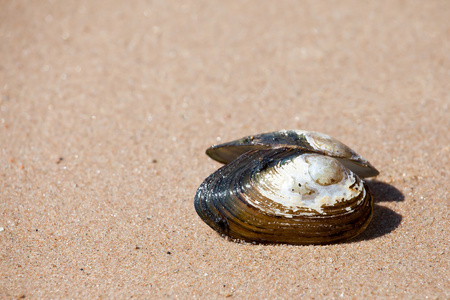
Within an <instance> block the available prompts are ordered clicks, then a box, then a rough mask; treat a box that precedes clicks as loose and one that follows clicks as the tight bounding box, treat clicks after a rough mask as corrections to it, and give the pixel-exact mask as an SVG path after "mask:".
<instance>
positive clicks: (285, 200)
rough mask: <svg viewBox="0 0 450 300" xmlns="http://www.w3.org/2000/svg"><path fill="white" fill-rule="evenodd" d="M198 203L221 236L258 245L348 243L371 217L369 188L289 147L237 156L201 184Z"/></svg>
mask: <svg viewBox="0 0 450 300" xmlns="http://www.w3.org/2000/svg"><path fill="white" fill-rule="evenodd" d="M194 203H195V209H196V211H197V213H198V215H199V216H200V217H201V218H202V220H203V221H205V222H206V224H208V225H209V226H210V227H212V228H213V229H214V230H216V231H217V232H219V233H220V234H223V235H226V236H228V237H230V238H232V239H237V240H243V241H247V242H258V243H288V244H329V243H335V242H339V241H345V240H348V239H351V238H353V237H355V236H356V235H358V234H359V233H360V232H362V231H363V230H364V228H365V227H366V226H367V225H368V223H369V222H370V219H371V217H372V212H373V201H372V197H371V195H370V193H369V190H368V187H367V185H366V184H365V183H364V182H363V181H362V180H361V179H360V178H359V177H358V176H357V175H356V174H354V173H353V172H352V171H351V170H349V169H348V168H346V167H345V166H344V165H343V164H342V163H341V162H340V161H338V160H337V159H335V158H333V157H329V156H325V155H322V154H318V153H314V152H306V151H304V150H301V149H295V148H294V149H293V148H289V147H288V148H284V147H281V148H277V149H262V150H251V151H248V152H246V153H245V154H243V155H241V156H239V157H238V158H236V159H235V160H233V161H231V162H230V163H228V164H226V165H225V166H223V167H222V168H220V169H219V170H217V171H216V172H215V173H213V174H212V175H210V176H209V177H208V178H207V179H206V180H205V181H204V182H203V183H202V184H201V186H200V187H199V189H198V190H197V193H196V195H195V202H194Z"/></svg>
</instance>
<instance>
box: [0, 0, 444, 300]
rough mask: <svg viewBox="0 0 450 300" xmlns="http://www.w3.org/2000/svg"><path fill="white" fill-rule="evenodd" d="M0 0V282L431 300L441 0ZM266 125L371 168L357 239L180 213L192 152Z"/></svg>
mask: <svg viewBox="0 0 450 300" xmlns="http://www.w3.org/2000/svg"><path fill="white" fill-rule="evenodd" d="M0 3H1V4H0V6H1V9H0V122H1V123H0V146H1V151H0V164H1V173H0V174H1V181H0V195H1V197H0V298H5V299H17V298H25V299H28V298H30V299H50V298H55V299H64V298H75V299H80V298H85V299H87V298H104V299H120V298H122V299H123V298H131V297H133V298H147V299H151V298H168V299H175V298H182V299H190V298H202V299H206V298H210V299H215V298H219V299H220V298H226V297H231V298H236V299H245V298H247V299H264V298H265V299H287V298H300V297H304V298H314V299H323V298H327V299H332V298H340V297H343V298H350V299H362V298H372V299H375V298H378V299H379V298H416V299H425V298H426V297H428V298H431V299H446V298H447V299H448V298H449V297H450V282H449V277H450V271H449V269H450V266H449V244H450V243H449V233H450V229H449V227H450V226H449V225H450V224H449V223H450V218H449V174H450V169H449V163H450V162H449V157H450V149H449V145H450V135H449V128H450V108H449V106H450V72H449V70H450V56H449V54H450V18H449V16H450V2H448V1H338V2H328V1H282V2H278V1H151V2H150V1H130V2H124V1H64V2H57V1H39V2H30V1H1V2H0ZM281 129H304V130H313V131H319V132H323V133H326V134H328V135H330V136H332V137H334V138H337V139H339V140H341V141H342V142H344V143H345V144H347V145H349V146H350V147H351V148H352V149H354V150H356V151H357V152H358V153H359V154H361V155H362V156H363V157H365V158H366V159H367V160H369V161H370V162H371V163H372V164H373V165H374V166H375V167H376V168H377V169H378V170H379V171H380V175H379V176H378V177H377V178H375V179H372V180H369V181H368V182H369V186H370V188H371V190H372V193H373V196H374V200H375V213H374V217H373V220H372V222H371V223H370V225H369V227H368V228H367V229H366V231H365V232H364V233H363V234H362V235H361V236H359V237H358V238H356V239H354V240H352V241H349V242H346V243H341V244H333V245H325V246H292V245H253V244H244V243H236V242H233V241H230V240H228V239H225V238H222V237H221V236H220V235H218V234H217V233H216V232H215V231H213V230H212V229H211V228H209V227H208V226H207V225H206V224H205V223H204V222H203V221H202V220H201V219H200V218H199V217H198V216H197V214H196V212H195V210H194V205H193V201H194V195H195V192H196V190H197V188H198V186H199V185H200V184H201V183H202V181H203V180H204V179H205V178H206V177H207V176H209V175H210V174H211V173H212V172H214V171H215V170H216V169H218V168H219V167H220V166H221V165H220V164H219V163H217V162H215V161H213V160H211V159H210V158H208V157H207V156H206V155H205V153H204V151H205V150H206V149H207V148H208V147H209V146H211V145H212V144H215V143H220V142H226V141H229V140H233V139H237V138H241V137H243V136H247V135H251V134H257V133H262V132H270V131H276V130H281Z"/></svg>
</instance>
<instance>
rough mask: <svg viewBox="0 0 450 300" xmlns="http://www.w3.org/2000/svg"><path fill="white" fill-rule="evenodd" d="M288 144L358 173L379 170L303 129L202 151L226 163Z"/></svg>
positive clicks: (327, 138) (331, 140)
mask: <svg viewBox="0 0 450 300" xmlns="http://www.w3.org/2000/svg"><path fill="white" fill-rule="evenodd" d="M281 147H289V148H295V149H300V150H305V151H309V152H316V153H320V154H324V155H327V156H331V157H334V158H337V159H339V160H340V161H341V163H342V164H343V165H345V166H346V167H347V168H349V169H350V170H352V171H353V172H354V173H356V174H357V175H358V176H360V177H362V178H364V177H372V176H377V175H378V174H379V172H378V171H377V169H375V167H373V166H372V165H371V164H370V163H369V162H368V161H367V160H366V159H364V158H363V157H362V156H360V155H359V154H357V153H356V152H355V151H353V150H352V149H350V148H349V147H348V146H346V145H345V144H343V143H342V142H340V141H338V140H336V139H334V138H332V137H330V136H328V135H325V134H323V133H319V132H314V131H303V130H282V131H276V132H270V133H263V134H257V135H252V136H247V137H244V138H241V139H238V140H235V141H232V142H228V143H223V144H220V145H214V146H211V147H210V148H209V149H207V150H206V154H207V155H208V156H209V157H211V158H212V159H214V160H216V161H218V162H221V163H224V164H227V163H229V162H231V161H233V160H235V159H236V158H238V157H239V156H241V155H242V154H244V153H245V152H247V151H250V150H261V149H276V148H281Z"/></svg>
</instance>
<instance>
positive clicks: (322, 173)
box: [246, 153, 364, 217]
mask: <svg viewBox="0 0 450 300" xmlns="http://www.w3.org/2000/svg"><path fill="white" fill-rule="evenodd" d="M355 176H356V175H354V174H353V173H352V172H351V171H350V170H348V169H347V168H345V167H344V166H343V165H342V164H341V163H340V162H339V161H337V160H336V159H334V158H331V157H328V156H323V155H319V154H312V153H305V154H302V155H300V156H298V157H295V158H293V159H292V160H289V161H286V162H284V163H282V164H279V165H277V166H276V167H273V168H269V169H266V170H263V171H261V172H259V173H258V174H256V175H255V181H256V182H257V184H256V182H255V184H254V187H255V188H257V189H258V192H259V193H261V195H262V196H264V197H265V198H267V199H270V200H271V201H273V202H274V203H273V204H275V206H276V207H277V208H276V207H275V206H273V205H270V203H265V205H268V206H269V207H270V208H271V210H272V212H273V213H274V214H276V215H282V216H284V217H289V216H292V215H291V214H292V212H294V213H296V212H297V213H298V214H301V215H314V214H315V213H314V211H316V212H317V213H323V207H324V206H333V205H335V204H336V203H339V202H342V201H346V200H349V199H353V198H355V197H357V196H358V195H359V194H360V193H361V192H363V190H364V185H363V183H362V181H360V182H359V184H356V185H355V186H353V188H350V186H351V185H353V184H354V183H355V180H356V179H355ZM246 198H247V200H248V201H249V202H250V203H251V204H252V205H254V206H256V207H259V208H261V209H263V207H262V205H261V203H259V202H258V201H257V200H256V201H255V199H250V197H246ZM276 204H281V205H282V206H281V207H282V209H279V207H280V206H279V205H276ZM266 208H267V207H266ZM345 209H346V211H350V210H351V209H350V208H345ZM300 210H301V211H300ZM305 210H306V211H305ZM308 211H309V212H308Z"/></svg>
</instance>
